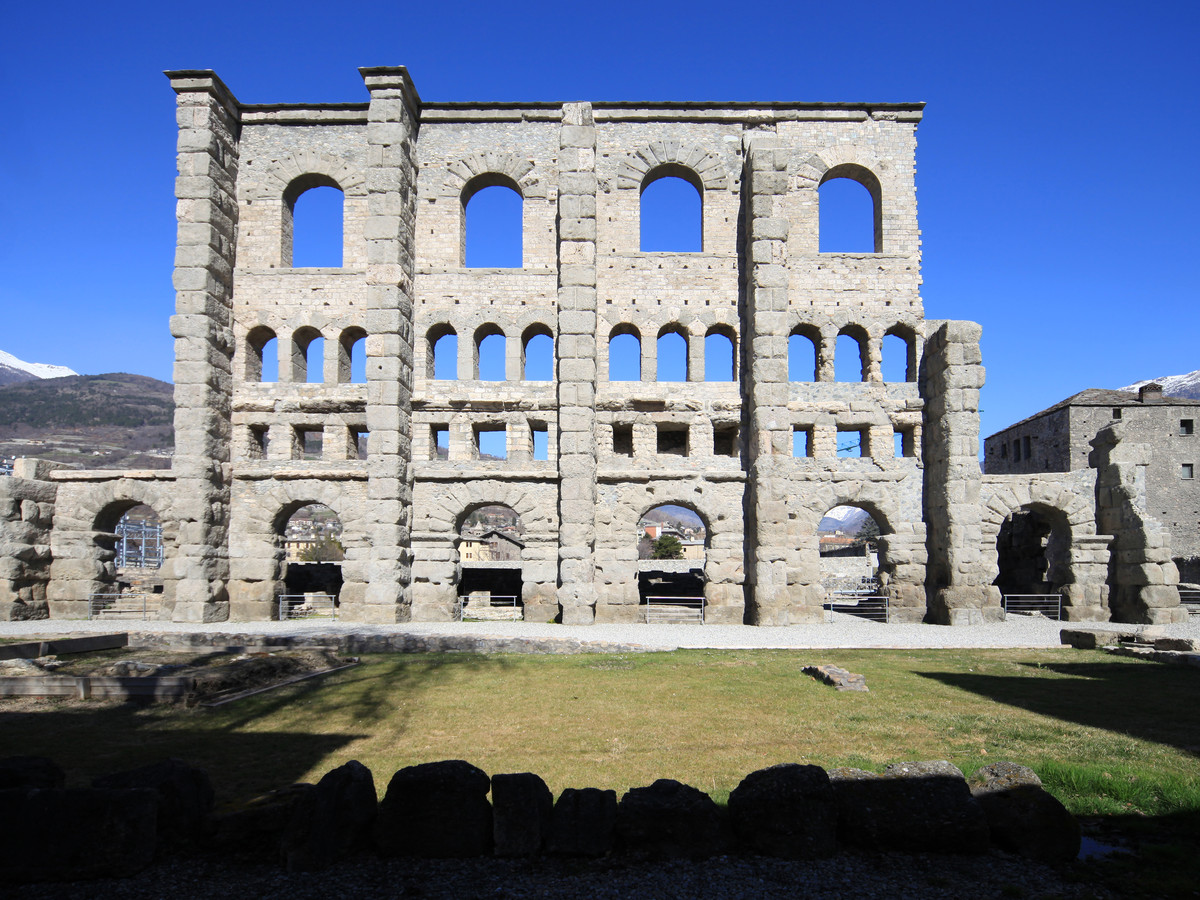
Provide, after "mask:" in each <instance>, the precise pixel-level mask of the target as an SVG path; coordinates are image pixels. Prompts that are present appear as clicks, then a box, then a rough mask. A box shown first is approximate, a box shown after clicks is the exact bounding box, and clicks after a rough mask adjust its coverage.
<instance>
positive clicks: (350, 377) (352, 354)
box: [338, 327, 367, 384]
mask: <svg viewBox="0 0 1200 900" xmlns="http://www.w3.org/2000/svg"><path fill="white" fill-rule="evenodd" d="M366 349H367V333H366V332H365V331H364V330H363V329H361V328H358V327H354V328H347V329H346V330H345V331H343V332H342V336H341V338H340V339H339V340H338V381H340V382H343V383H345V382H349V383H351V384H365V383H366V381H367V352H366Z"/></svg>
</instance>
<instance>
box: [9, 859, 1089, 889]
mask: <svg viewBox="0 0 1200 900" xmlns="http://www.w3.org/2000/svg"><path fill="white" fill-rule="evenodd" d="M1085 871H1086V868H1084V867H1083V866H1082V865H1081V864H1077V865H1072V866H1063V867H1051V866H1046V865H1042V864H1039V863H1033V862H1030V861H1029V860H1024V859H1017V858H1015V857H1011V856H1004V855H991V856H978V857H961V856H938V855H933V854H914V855H902V854H894V853H880V854H871V855H858V854H855V855H842V856H838V857H834V858H832V859H826V860H815V861H809V862H790V861H786V860H776V859H765V858H761V857H744V858H737V857H716V858H713V859H709V860H704V861H700V862H687V861H671V862H661V863H645V862H643V863H638V862H633V861H629V860H551V859H543V860H533V861H530V860H498V859H488V860H483V859H477V860H390V861H383V860H377V859H361V860H358V861H354V862H350V863H346V864H343V865H340V866H337V867H335V868H332V869H329V870H327V871H325V872H319V873H306V874H297V875H289V874H287V873H286V872H284V871H283V870H282V869H280V868H278V867H275V866H266V865H254V866H243V865H230V864H229V863H228V862H223V861H217V860H202V859H191V860H176V861H172V862H167V863H162V864H159V865H157V866H155V867H153V868H151V869H149V870H147V871H145V872H143V873H141V874H140V875H136V876H134V877H133V878H129V879H123V880H112V879H105V880H100V881H92V882H88V883H86V884H75V885H68V884H43V885H22V886H21V887H20V888H19V891H20V893H19V896H20V897H21V898H22V900H52V898H72V900H75V898H77V897H80V896H86V897H88V898H89V900H110V898H111V900H117V898H120V900H160V898H164V897H180V898H188V900H192V898H198V900H204V898H214V900H230V898H234V897H254V898H261V900H269V898H281V900H325V898H328V897H338V896H342V897H354V898H384V897H387V898H418V897H419V898H425V900H471V898H485V897H493V898H505V900H509V898H511V900H517V898H535V897H536V898H545V897H550V898H564V900H565V898H577V900H628V898H643V897H644V898H662V900H667V898H671V900H674V898H679V900H685V898H686V900H692V898H697V897H704V898H706V900H707V898H711V900H734V898H737V900H741V898H771V900H773V898H793V900H794V898H810V897H811V898H849V897H854V898H859V900H876V898H878V900H911V898H921V900H926V898H934V900H940V898H945V900H962V898H968V897H969V898H972V900H974V898H980V900H982V898H1009V900H1011V898H1014V897H1017V898H1021V897H1025V898H1034V897H1036V898H1049V897H1061V898H1104V897H1108V896H1110V895H1109V894H1108V893H1107V892H1105V891H1103V890H1097V888H1096V887H1095V886H1092V885H1088V884H1086V877H1085V879H1084V883H1080V875H1081V874H1082V873H1083V872H1085ZM81 889H82V890H81Z"/></svg>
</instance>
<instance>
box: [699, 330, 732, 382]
mask: <svg viewBox="0 0 1200 900" xmlns="http://www.w3.org/2000/svg"><path fill="white" fill-rule="evenodd" d="M736 368H737V367H736V366H735V364H734V355H733V337H732V336H731V334H730V333H729V332H728V331H727V330H726V329H724V328H721V327H717V328H713V329H711V330H710V331H709V332H708V334H707V335H706V336H705V338H704V380H705V381H733V380H734V372H735V371H736Z"/></svg>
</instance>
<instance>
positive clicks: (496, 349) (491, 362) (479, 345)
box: [475, 325, 507, 381]
mask: <svg viewBox="0 0 1200 900" xmlns="http://www.w3.org/2000/svg"><path fill="white" fill-rule="evenodd" d="M506 350H507V343H506V341H505V338H504V332H503V331H501V330H500V329H499V328H498V327H496V326H495V325H484V326H483V327H482V328H480V329H479V330H478V331H477V332H475V377H476V378H477V379H479V380H480V381H504V380H505V355H506Z"/></svg>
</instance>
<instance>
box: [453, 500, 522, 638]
mask: <svg viewBox="0 0 1200 900" xmlns="http://www.w3.org/2000/svg"><path fill="white" fill-rule="evenodd" d="M524 549H525V526H524V524H523V523H522V522H521V517H520V516H519V515H517V512H516V510H514V509H512V508H511V507H508V506H503V505H500V504H489V505H486V506H479V507H476V508H475V509H473V510H471V511H470V512H468V513H467V514H466V515H465V516H463V519H462V524H461V525H459V529H458V565H459V579H458V602H459V608H460V610H461V614H462V618H463V619H480V620H508V619H511V620H516V619H521V618H522V617H523V615H524V603H523V601H522V598H521V588H522V580H521V554H522V551H524Z"/></svg>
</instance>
